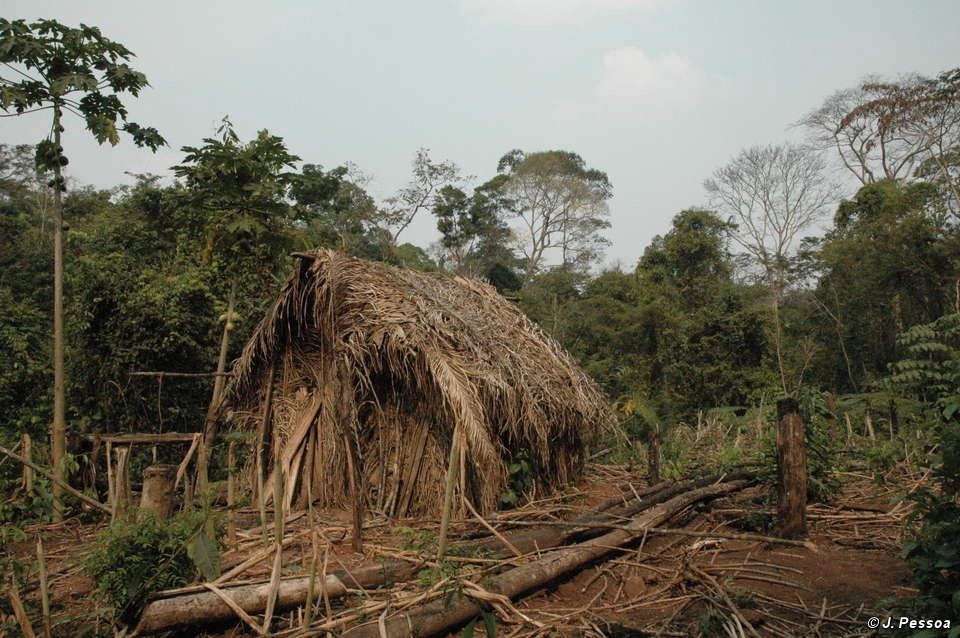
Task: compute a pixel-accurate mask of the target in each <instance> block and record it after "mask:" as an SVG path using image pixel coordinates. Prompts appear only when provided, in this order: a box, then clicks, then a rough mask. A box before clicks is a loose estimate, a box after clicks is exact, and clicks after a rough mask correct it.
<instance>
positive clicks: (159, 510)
mask: <svg viewBox="0 0 960 638" xmlns="http://www.w3.org/2000/svg"><path fill="white" fill-rule="evenodd" d="M176 479H177V466H176V465H161V464H157V465H151V466H150V467H148V468H147V469H145V470H144V471H143V492H142V493H141V494H140V509H143V510H147V511H148V512H153V513H154V514H156V515H157V517H159V518H170V516H172V515H173V510H174V489H173V486H174V484H175V483H176Z"/></svg>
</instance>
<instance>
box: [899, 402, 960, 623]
mask: <svg viewBox="0 0 960 638" xmlns="http://www.w3.org/2000/svg"><path fill="white" fill-rule="evenodd" d="M942 414H943V421H942V422H941V424H940V428H939V429H940V436H941V439H940V453H939V454H937V455H936V456H935V457H933V459H932V461H933V477H934V486H932V487H930V486H925V487H923V488H921V489H919V490H917V491H916V492H915V493H914V494H912V495H911V496H910V497H909V498H910V499H911V500H912V501H913V502H914V503H916V508H915V510H914V514H913V516H914V518H913V522H914V523H915V524H917V527H916V528H915V530H914V531H913V533H912V534H911V535H910V537H909V539H908V541H907V542H906V544H905V545H904V548H903V555H904V558H906V560H907V564H908V565H909V566H910V569H911V570H912V571H913V577H912V582H913V586H914V587H916V588H917V589H918V590H919V592H918V594H917V596H916V597H915V598H913V600H911V601H909V602H908V603H907V606H908V608H909V609H910V611H911V613H913V614H915V615H916V617H923V618H957V617H960V544H958V543H957V539H958V538H960V496H958V494H960V395H956V396H954V397H952V398H950V399H948V400H946V401H944V410H943V413H942Z"/></svg>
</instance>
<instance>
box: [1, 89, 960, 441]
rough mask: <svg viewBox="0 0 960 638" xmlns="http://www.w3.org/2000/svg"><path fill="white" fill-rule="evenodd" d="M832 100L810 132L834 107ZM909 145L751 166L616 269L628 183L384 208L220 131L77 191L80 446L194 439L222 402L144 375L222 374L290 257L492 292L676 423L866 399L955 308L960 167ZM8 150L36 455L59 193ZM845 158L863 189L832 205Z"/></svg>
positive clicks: (14, 347)
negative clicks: (814, 400)
mask: <svg viewBox="0 0 960 638" xmlns="http://www.w3.org/2000/svg"><path fill="white" fill-rule="evenodd" d="M957 77H958V74H957V72H952V73H946V74H943V75H942V76H940V77H939V78H936V79H933V80H926V79H924V80H922V81H920V80H918V81H917V82H921V84H920V85H919V87H920V88H915V87H912V86H903V85H899V84H894V85H890V86H882V87H874V86H865V87H858V88H857V89H855V90H849V91H844V92H841V93H838V96H845V97H844V99H845V100H848V102H849V103H845V104H843V108H844V109H849V111H848V113H843V114H842V115H841V116H840V117H841V120H840V121H846V120H849V119H850V118H851V117H854V116H855V117H857V118H859V119H862V120H864V121H865V122H867V124H869V125H870V126H869V127H862V126H861V125H860V124H857V125H856V127H855V126H854V124H853V123H848V126H849V127H850V129H851V132H848V131H847V130H846V129H844V130H842V131H841V133H839V134H838V135H847V134H849V135H854V134H856V135H859V136H860V137H862V138H863V139H861V140H859V143H860V144H861V146H862V147H864V148H870V147H871V146H873V145H876V144H877V143H878V142H879V143H882V142H883V138H884V136H889V137H890V138H891V139H893V138H894V136H895V134H894V133H893V132H889V131H886V130H885V128H884V127H889V126H890V124H885V123H884V122H885V120H886V119H890V118H891V117H893V116H891V115H890V114H888V113H886V111H884V110H883V109H888V108H889V109H892V108H902V110H904V111H907V110H908V109H911V108H912V109H916V111H917V113H916V114H915V116H916V117H917V118H920V117H926V115H925V112H922V111H921V107H919V106H916V105H904V106H902V107H896V105H888V104H887V102H888V101H889V100H891V99H892V98H891V97H890V95H896V94H897V92H904V91H908V90H911V91H920V90H925V91H933V92H944V93H943V95H945V96H946V97H923V98H921V97H917V98H914V99H916V100H921V99H926V100H928V101H930V100H934V99H943V100H945V101H946V102H945V104H946V106H949V108H951V109H954V110H955V109H956V97H955V95H954V93H953V92H955V91H956V90H957V86H958V80H957ZM934 95H936V96H939V95H940V94H939V93H935V94H934ZM837 99H839V97H836V96H835V97H833V98H830V100H828V102H827V103H826V104H825V105H824V106H823V107H822V108H821V109H819V110H818V111H815V112H813V113H812V114H811V116H810V117H809V118H808V119H809V121H810V122H813V121H815V120H817V119H818V118H820V117H821V116H822V113H823V112H824V111H827V110H831V111H833V110H836V109H835V105H834V101H835V100H837ZM854 100H856V101H854ZM922 108H923V109H926V108H930V107H929V106H924V107H922ZM945 108H946V107H945ZM874 111H877V112H874ZM850 114H853V115H850ZM909 116H910V113H909V112H905V113H903V114H897V115H896V117H909ZM858 121H859V120H858ZM921 125H923V123H922V122H909V121H908V122H903V123H898V126H903V127H920V126H921ZM854 128H856V130H857V131H859V132H856V133H854V132H852V130H853V129H854ZM861 129H862V130H861ZM810 130H811V132H812V133H817V132H818V129H816V128H815V127H814V125H813V124H810ZM911 130H912V129H911ZM950 133H951V134H955V133H956V131H955V130H952V131H950ZM897 135H899V134H897ZM917 135H920V133H917ZM868 136H873V137H874V138H876V139H869V138H868ZM948 142H949V140H947V139H942V140H940V143H941V144H947V143H948ZM832 143H833V142H830V144H832ZM910 143H911V144H915V145H916V144H919V142H916V141H911V142H910ZM900 144H902V142H901V141H900V140H899V137H897V139H896V142H895V144H893V143H888V149H887V155H886V157H885V158H883V159H881V158H878V157H876V152H875V151H869V152H866V153H864V154H863V155H862V156H860V159H859V161H860V162H861V164H853V163H852V161H853V160H851V159H850V158H849V157H846V156H844V157H833V156H832V155H831V153H830V150H829V149H825V150H823V151H817V150H815V149H814V148H812V147H810V146H804V147H800V146H794V145H791V144H783V145H779V146H770V147H764V148H752V149H747V150H745V151H744V152H743V153H742V154H741V155H739V156H738V157H736V158H734V159H733V160H731V162H730V163H729V164H728V165H727V166H724V167H722V168H720V169H718V170H717V171H716V174H715V175H714V176H712V177H710V176H707V177H709V179H708V180H707V184H706V185H707V191H708V194H709V201H708V202H707V203H706V204H705V205H704V206H702V207H699V208H691V209H688V210H684V211H678V212H677V214H676V215H675V217H674V219H673V223H672V225H671V227H670V228H666V229H663V232H662V234H660V235H658V236H657V237H656V238H655V239H654V240H653V242H652V243H651V244H650V245H649V246H647V247H646V248H644V249H643V250H642V252H641V254H640V255H639V259H638V261H637V263H636V264H635V265H630V267H625V266H621V267H616V268H612V269H602V268H601V264H602V263H603V262H602V254H603V248H604V245H605V243H607V242H608V241H609V240H608V239H607V238H606V235H605V233H606V232H607V231H608V227H609V223H608V221H607V210H606V202H607V200H608V199H609V198H610V197H611V196H612V193H613V185H612V184H610V183H609V180H608V179H607V177H606V175H605V174H604V173H603V172H602V171H600V170H598V169H594V168H590V167H588V166H587V165H586V163H585V162H584V160H583V159H582V158H581V157H580V156H579V155H577V154H576V153H573V152H569V151H546V152H543V151H539V152H526V153H525V152H522V151H516V150H515V151H510V152H509V153H506V154H505V155H504V157H503V158H502V159H501V160H500V162H499V165H498V166H496V167H491V174H492V177H491V178H490V179H488V180H487V181H485V182H483V183H482V184H479V185H476V186H473V187H472V188H471V186H470V185H469V184H467V183H466V180H465V179H464V178H463V177H461V175H460V171H459V169H458V168H457V166H456V165H455V164H454V163H452V162H449V161H445V162H438V161H434V160H433V159H431V158H430V156H429V154H428V153H427V151H426V150H422V149H421V150H420V151H418V152H417V154H416V157H415V160H414V162H413V170H412V175H411V178H410V183H409V185H408V186H406V187H405V188H403V189H402V190H400V191H399V192H398V193H397V194H396V195H395V196H393V197H391V198H389V199H387V200H386V201H381V202H378V201H376V200H375V199H374V198H373V197H372V196H371V195H370V194H368V193H367V191H366V190H365V185H366V183H367V182H366V178H365V177H364V176H363V174H362V173H360V172H359V171H358V169H357V168H356V167H354V166H338V167H334V168H330V169H327V168H324V167H323V166H322V165H320V164H318V163H309V162H307V161H301V159H300V158H298V157H296V156H295V155H293V154H292V151H291V150H290V149H288V145H289V143H288V142H287V141H285V140H282V139H279V138H277V137H275V136H272V135H270V134H269V132H267V131H266V130H264V131H261V132H260V133H258V134H256V135H255V136H253V137H252V138H251V139H248V140H247V139H242V138H241V136H240V135H239V134H238V133H237V132H236V131H235V130H234V128H233V126H232V125H231V124H230V122H229V120H228V119H225V120H224V122H223V125H222V127H221V128H220V129H219V130H218V131H217V132H216V134H215V136H213V137H211V138H208V139H205V140H201V141H200V142H199V143H198V145H197V146H196V147H188V148H184V149H183V152H184V158H183V161H182V163H181V164H180V165H178V166H176V167H174V171H175V173H176V176H177V177H176V180H175V181H174V182H173V183H165V182H164V180H162V179H160V178H159V177H156V176H151V175H139V176H137V177H136V182H135V183H134V184H133V185H124V186H118V187H116V188H113V189H109V190H99V189H94V188H91V187H84V186H82V185H71V186H70V187H69V188H67V189H66V193H65V195H64V201H63V216H64V227H65V264H66V267H65V286H64V287H65V291H66V292H65V299H66V310H65V317H66V322H65V329H66V340H65V343H66V362H67V363H66V365H67V374H66V380H67V383H66V385H67V401H66V404H67V409H68V421H69V423H70V431H71V432H73V433H89V432H93V431H97V430H100V431H104V432H108V431H109V432H117V431H126V430H139V431H152V430H158V429H163V430H192V429H195V428H196V427H197V424H198V423H200V422H202V420H203V414H204V411H205V409H206V405H207V403H208V401H209V394H210V387H209V386H210V384H209V382H208V381H205V380H196V379H187V380H183V379H167V380H164V381H163V383H162V385H158V382H157V380H156V379H155V378H136V377H130V376H129V373H130V372H132V371H138V370H141V371H142V370H158V371H181V372H203V371H209V370H213V369H214V368H215V366H216V363H217V354H218V349H219V345H220V342H221V337H222V333H223V329H224V324H225V323H228V324H229V326H230V327H231V328H232V329H233V330H232V332H231V336H230V340H229V354H228V360H230V359H232V358H233V357H234V356H236V355H237V354H238V353H239V350H240V348H241V347H242V345H243V343H244V341H245V337H246V335H247V334H249V333H250V331H251V330H252V328H253V327H254V325H255V323H256V322H257V321H258V319H259V317H260V316H261V315H262V312H263V310H264V308H265V307H266V305H267V304H268V303H269V302H270V301H271V300H272V299H273V298H274V297H275V295H276V293H277V291H278V289H279V284H280V283H281V282H282V280H283V279H284V278H285V276H286V273H287V272H288V271H289V268H290V264H291V259H292V258H291V256H290V254H291V253H292V252H295V251H299V250H307V249H311V248H314V247H318V246H323V247H331V248H335V249H337V250H342V251H346V252H349V253H350V254H353V255H357V256H360V257H363V258H366V259H372V260H381V261H385V262H389V263H392V264H396V265H401V266H405V267H410V268H420V269H428V270H442V271H446V272H450V273H455V274H460V275H466V276H472V277H483V278H486V279H487V280H488V281H490V282H491V283H492V284H493V285H495V286H496V287H497V289H498V290H500V291H501V292H502V293H503V294H504V295H506V296H507V297H508V298H510V299H513V300H515V301H516V303H517V304H519V305H520V307H521V308H522V309H523V310H524V311H525V312H526V313H527V314H528V315H529V316H530V317H532V318H534V319H535V320H536V321H537V322H538V323H539V324H540V325H541V327H543V328H544V329H545V330H546V331H547V332H548V333H550V334H551V335H553V336H554V337H555V338H556V339H557V340H559V341H560V343H561V344H563V345H564V346H565V347H567V348H568V349H569V350H570V351H571V352H572V353H573V354H574V355H575V356H576V357H577V359H578V360H579V361H580V362H581V364H582V365H583V366H584V368H585V369H586V370H587V371H588V372H589V373H590V374H591V375H592V376H593V377H594V378H596V379H597V380H598V382H600V384H601V385H602V386H603V388H604V389H605V390H606V391H607V393H608V395H609V397H610V398H611V400H617V399H619V398H622V397H624V396H628V395H630V396H639V397H643V398H644V400H645V401H647V402H649V403H651V404H652V405H655V406H656V409H657V411H658V413H659V412H662V414H663V416H664V418H666V419H668V420H669V421H671V422H680V421H688V422H689V420H690V419H691V417H692V416H693V415H695V414H696V412H697V410H702V409H709V408H715V407H720V406H750V405H755V404H757V403H758V402H760V400H761V398H762V397H764V396H766V397H767V399H768V401H769V399H770V398H772V397H773V396H775V395H778V394H784V393H791V392H795V391H796V390H797V389H798V388H800V387H804V386H807V387H812V388H818V389H822V390H829V391H832V392H836V393H851V392H861V391H866V390H870V389H875V388H876V387H877V384H878V382H879V381H880V380H881V379H883V378H884V377H885V376H886V375H887V374H888V373H889V366H890V364H891V363H893V362H894V361H896V360H897V359H898V358H899V357H900V356H901V354H902V352H901V350H900V349H898V346H897V337H898V335H901V334H903V333H904V332H905V331H907V330H909V329H910V328H911V327H913V326H916V325H920V324H926V323H929V322H932V321H934V320H936V319H938V318H939V317H942V316H943V315H945V314H950V313H956V312H957V304H958V301H960V297H958V290H960V289H958V281H960V273H958V264H960V233H958V232H957V228H958V226H957V223H958V220H960V217H958V215H960V210H958V208H957V206H958V204H957V202H958V199H957V197H956V195H957V193H956V189H957V185H956V184H957V179H958V171H960V163H958V162H957V156H956V151H955V150H952V151H949V150H946V149H945V150H942V151H937V150H936V149H937V148H939V147H934V146H932V145H931V146H930V147H929V148H927V149H926V150H924V151H923V152H915V149H914V148H913V147H909V148H901V147H900V146H899V145H900ZM837 148H840V149H841V151H843V152H845V147H843V146H841V145H840V144H839V142H838V143H837ZM0 152H2V155H0V170H2V173H0V175H2V182H0V188H2V209H0V210H2V224H3V231H2V233H0V237H2V240H0V241H2V242H3V244H2V251H0V254H2V260H3V261H2V263H3V269H2V275H0V303H2V312H0V317H2V319H0V321H2V327H0V335H2V338H0V348H2V350H3V356H2V357H0V361H2V362H3V363H2V366H3V367H2V374H0V413H2V414H4V419H5V423H6V424H8V425H7V427H5V428H4V432H3V435H4V436H5V437H6V440H7V442H8V443H9V442H10V437H14V436H16V435H17V434H18V433H19V432H29V433H31V434H32V435H33V436H34V437H35V438H36V439H37V440H43V439H44V438H45V433H46V428H47V423H48V422H49V419H50V410H51V408H50V406H51V401H52V397H51V388H52V376H51V375H52V371H51V367H50V360H51V353H50V347H51V339H50V335H51V331H52V324H51V316H52V301H53V294H52V287H51V286H52V262H51V254H52V237H51V234H52V233H51V229H52V223H53V222H52V212H51V210H52V207H53V196H52V193H51V189H50V187H49V186H48V185H47V182H48V176H46V175H44V174H43V173H42V172H38V170H37V164H36V163H35V162H34V155H35V149H34V148H32V147H27V146H9V145H4V146H2V147H0ZM897 153H900V154H902V155H904V157H899V156H897V155H896V154H897ZM908 153H910V154H912V156H911V157H906V155H907V154H908ZM834 154H835V153H834ZM834 160H837V161H842V162H843V163H844V164H845V165H847V166H849V167H851V170H852V171H853V172H855V173H857V176H858V177H860V178H861V180H862V183H860V182H857V184H855V185H854V186H852V187H849V188H848V189H847V190H844V189H842V188H840V187H837V186H833V185H832V181H831V180H832V179H833V178H834V177H835V174H834V173H833V172H831V170H830V168H831V166H832V165H833V164H834V163H835V161H834ZM891 166H892V168H891ZM941 166H942V168H941ZM493 169H496V170H493ZM854 169H855V170H854ZM846 183H848V184H849V183H850V180H846ZM696 197H697V194H696V193H691V199H695V198H696ZM837 202H839V205H836V203H837ZM416 215H421V216H427V215H433V216H434V217H435V218H436V224H437V229H438V231H439V234H440V239H439V241H438V242H437V243H436V244H434V245H431V246H423V247H421V246H415V245H412V244H409V243H403V241H402V231H403V230H404V229H405V228H406V226H407V225H408V224H409V223H410V221H411V219H412V218H413V217H414V216H416ZM818 224H822V226H820V227H818ZM821 227H822V229H823V232H821V233H817V231H818V230H819V228H821ZM234 286H235V287H236V290H235V298H236V308H235V310H234V315H231V316H230V317H227V316H226V309H227V305H228V300H229V298H230V296H231V289H232V287H234Z"/></svg>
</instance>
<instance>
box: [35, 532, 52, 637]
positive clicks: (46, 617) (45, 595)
mask: <svg viewBox="0 0 960 638" xmlns="http://www.w3.org/2000/svg"><path fill="white" fill-rule="evenodd" d="M37 570H38V571H39V572H40V610H41V612H42V613H43V635H44V636H46V638H50V587H49V585H48V583H47V562H46V560H45V559H44V555H43V540H42V539H41V538H40V536H37Z"/></svg>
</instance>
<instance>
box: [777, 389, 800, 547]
mask: <svg viewBox="0 0 960 638" xmlns="http://www.w3.org/2000/svg"><path fill="white" fill-rule="evenodd" d="M804 439H805V437H804V428H803V420H802V419H801V418H800V407H799V405H798V404H797V401H796V399H792V398H787V399H781V400H780V401H778V402H777V478H778V479H779V480H778V481H777V533H778V535H779V536H781V537H783V538H799V537H803V536H805V535H806V533H807V451H806V444H805V440H804Z"/></svg>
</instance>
